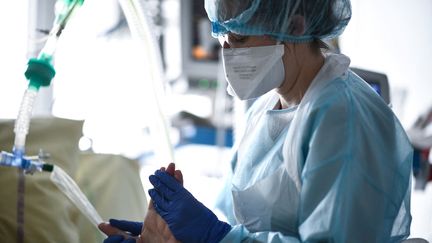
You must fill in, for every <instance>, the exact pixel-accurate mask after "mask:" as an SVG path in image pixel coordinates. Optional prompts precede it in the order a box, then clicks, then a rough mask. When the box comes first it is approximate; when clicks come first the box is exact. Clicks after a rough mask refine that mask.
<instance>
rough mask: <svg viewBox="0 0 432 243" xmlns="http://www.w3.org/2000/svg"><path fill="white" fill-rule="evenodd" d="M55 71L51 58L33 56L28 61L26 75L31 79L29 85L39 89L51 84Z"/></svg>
mask: <svg viewBox="0 0 432 243" xmlns="http://www.w3.org/2000/svg"><path fill="white" fill-rule="evenodd" d="M55 73H56V72H55V70H54V67H53V66H52V65H51V63H50V59H36V58H32V59H30V60H29V62H28V66H27V70H26V71H25V73H24V75H25V77H26V78H27V79H28V80H29V87H30V88H34V89H36V90H39V88H40V87H48V86H50V84H51V80H52V79H53V78H54V76H55Z"/></svg>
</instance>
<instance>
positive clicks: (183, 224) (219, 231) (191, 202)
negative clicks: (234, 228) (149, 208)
mask: <svg viewBox="0 0 432 243" xmlns="http://www.w3.org/2000/svg"><path fill="white" fill-rule="evenodd" d="M149 179H150V182H151V183H152V184H153V186H154V187H155V188H154V189H150V190H149V194H150V197H151V198H152V199H153V204H154V206H155V209H156V211H157V212H158V213H159V215H160V216H161V217H162V218H163V219H164V220H165V221H166V223H167V224H168V226H169V228H170V230H171V232H172V233H173V235H174V236H175V238H176V239H177V240H179V241H182V242H187V243H195V242H205V243H213V242H219V241H220V240H222V239H223V238H224V237H225V235H226V234H227V233H228V232H229V231H230V230H231V226H230V225H229V224H227V223H225V222H222V221H219V220H218V218H217V217H216V215H215V214H214V213H213V212H212V211H211V210H209V209H208V208H207V207H205V206H204V205H203V204H202V203H200V202H199V201H198V200H196V199H195V197H194V196H192V194H191V193H190V192H189V191H188V190H186V189H185V188H184V187H183V186H182V185H181V184H180V183H179V182H177V181H176V179H175V178H174V177H172V176H170V175H169V174H168V173H166V172H162V171H160V170H157V171H156V172H155V174H154V175H151V176H150V177H149Z"/></svg>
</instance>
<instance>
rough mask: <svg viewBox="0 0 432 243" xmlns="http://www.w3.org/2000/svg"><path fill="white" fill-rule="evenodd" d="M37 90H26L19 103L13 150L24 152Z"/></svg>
mask: <svg viewBox="0 0 432 243" xmlns="http://www.w3.org/2000/svg"><path fill="white" fill-rule="evenodd" d="M37 94H38V92H37V90H34V89H31V88H29V89H27V90H26V91H25V93H24V97H23V99H22V101H21V106H20V109H19V112H18V117H17V119H16V120H15V128H14V132H15V143H14V150H20V151H24V148H25V142H26V136H27V133H28V131H29V126H30V119H31V115H32V111H33V105H34V102H35V100H36V97H37Z"/></svg>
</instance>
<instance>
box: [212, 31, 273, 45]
mask: <svg viewBox="0 0 432 243" xmlns="http://www.w3.org/2000/svg"><path fill="white" fill-rule="evenodd" d="M219 42H220V44H221V46H222V48H244V47H256V46H270V45H276V40H274V39H272V38H270V37H268V36H263V35H257V36H246V35H238V34H234V33H231V32H230V33H228V34H225V35H224V36H220V37H219Z"/></svg>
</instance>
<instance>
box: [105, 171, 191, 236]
mask: <svg viewBox="0 0 432 243" xmlns="http://www.w3.org/2000/svg"><path fill="white" fill-rule="evenodd" d="M161 170H162V171H166V172H168V173H169V174H170V175H172V176H174V177H175V178H176V180H177V181H179V182H180V183H182V184H183V175H182V173H181V171H180V170H175V165H174V164H173V163H171V164H169V165H168V167H167V169H166V170H165V168H164V167H162V168H161ZM136 227H137V225H134V229H133V231H134V232H132V230H130V229H119V228H116V227H114V226H112V225H110V224H107V223H102V224H100V225H99V229H100V230H101V231H102V232H104V233H105V234H106V235H108V236H109V238H110V239H114V238H116V239H117V238H118V239H119V241H118V242H119V243H120V242H123V239H128V238H135V239H136V242H137V243H177V242H179V241H177V240H176V239H175V237H174V235H173V234H172V233H171V231H170V229H169V228H168V225H167V224H166V223H165V221H164V220H163V219H162V217H161V216H160V215H159V214H158V213H157V212H156V210H155V209H154V206H153V201H152V200H150V203H149V206H148V210H147V214H146V216H145V218H144V224H143V226H142V230H141V235H138V234H139V230H137V229H136ZM124 230H126V231H129V232H131V233H132V235H130V234H128V233H126V232H125V231H124ZM135 231H138V232H135ZM110 242H117V241H110Z"/></svg>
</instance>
